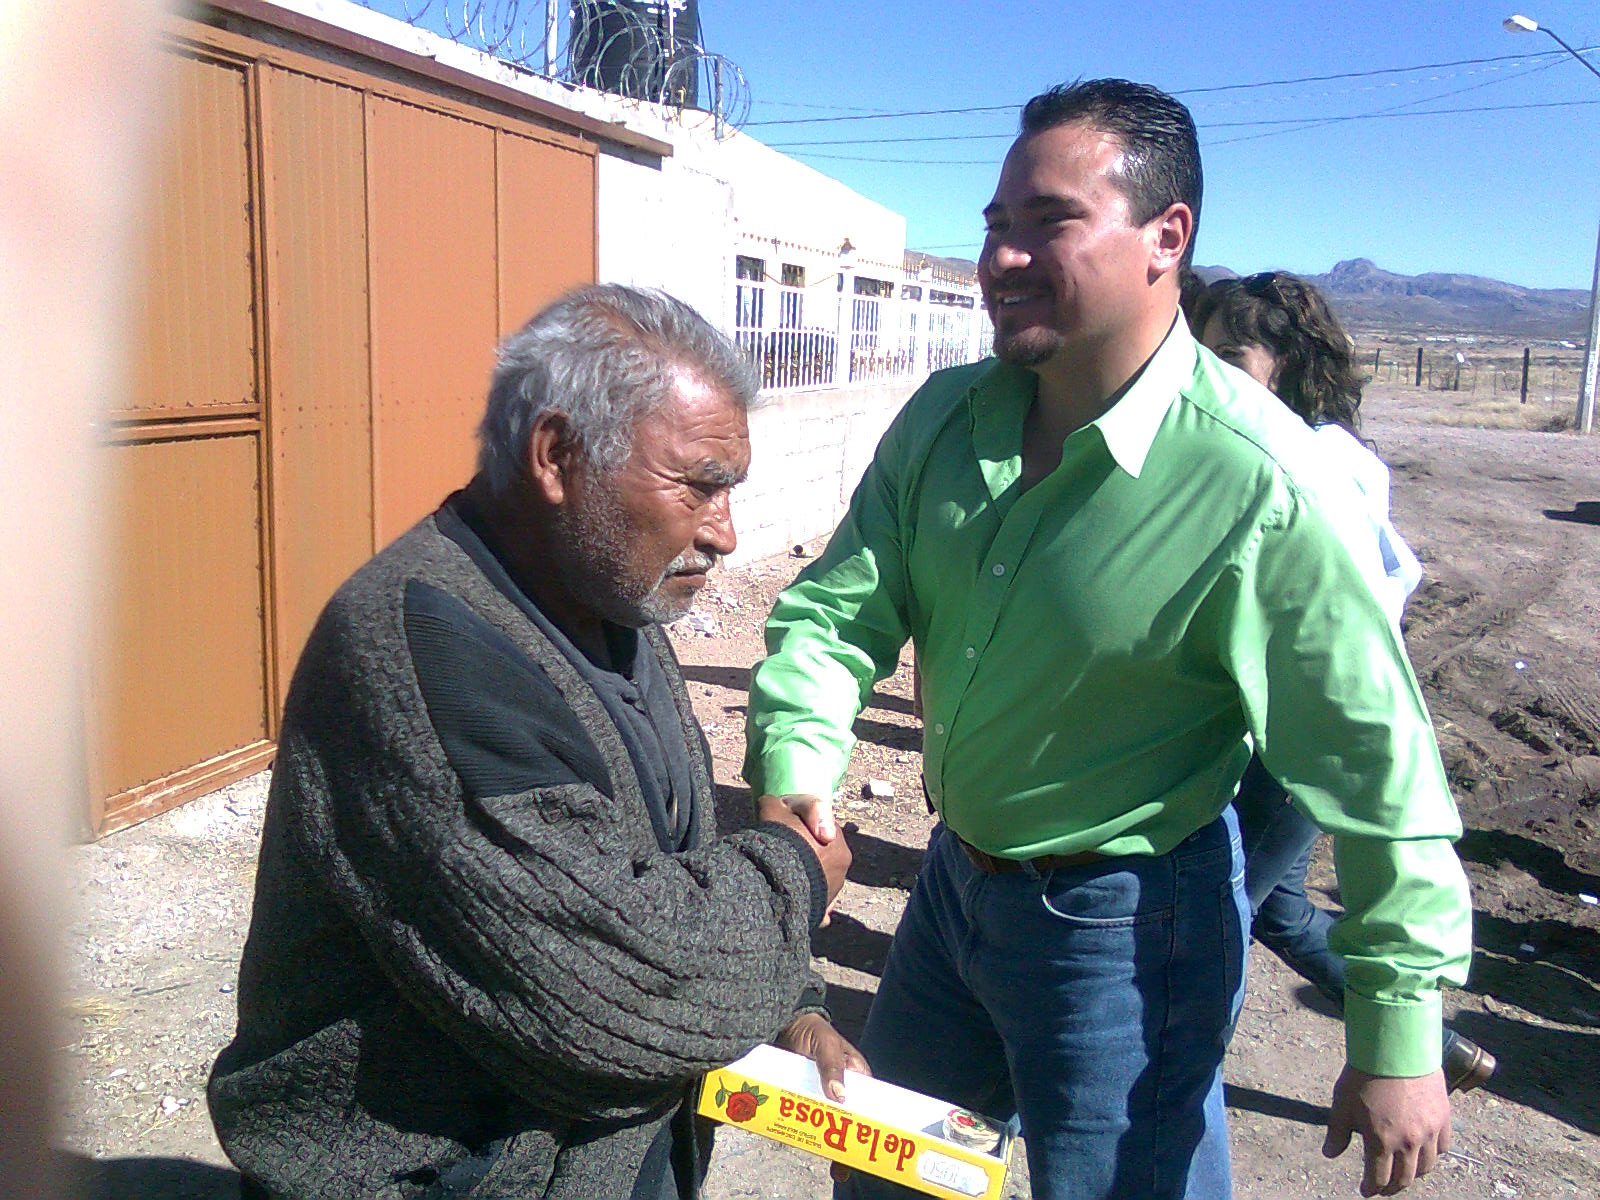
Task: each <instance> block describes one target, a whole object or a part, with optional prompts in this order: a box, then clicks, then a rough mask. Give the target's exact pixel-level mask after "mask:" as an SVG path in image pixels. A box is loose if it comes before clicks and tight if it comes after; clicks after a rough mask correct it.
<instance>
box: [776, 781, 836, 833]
mask: <svg viewBox="0 0 1600 1200" xmlns="http://www.w3.org/2000/svg"><path fill="white" fill-rule="evenodd" d="M778 799H779V800H782V801H783V802H784V803H785V804H787V805H788V806H789V811H790V812H792V813H794V815H795V816H797V817H799V818H800V819H801V820H802V821H804V822H805V826H806V828H807V829H808V830H810V831H811V836H812V837H814V838H816V839H817V841H819V842H821V843H822V844H823V845H824V846H826V845H827V844H828V843H829V842H831V841H833V839H834V838H836V837H838V836H839V827H838V825H836V824H834V820H833V801H832V800H829V799H827V798H826V797H823V796H811V795H807V794H806V793H804V792H793V793H791V794H789V795H787V796H779V797H778Z"/></svg>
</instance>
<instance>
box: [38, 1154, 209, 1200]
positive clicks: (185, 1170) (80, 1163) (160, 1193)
mask: <svg viewBox="0 0 1600 1200" xmlns="http://www.w3.org/2000/svg"><path fill="white" fill-rule="evenodd" d="M60 1159H61V1164H62V1168H61V1175H62V1176H63V1177H64V1178H65V1179H66V1180H67V1181H68V1184H69V1187H70V1189H71V1190H70V1192H69V1194H70V1195H72V1196H75V1197H77V1198H78V1200H238V1198H239V1176H238V1173H237V1172H235V1171H232V1170H229V1169H228V1168H226V1167H215V1166H212V1165H211V1164H210V1163H203V1162H195V1161H193V1160H192V1159H187V1158H105V1159H94V1158H87V1157H85V1156H84V1155H81V1154H73V1153H71V1152H63V1153H61V1155H60Z"/></svg>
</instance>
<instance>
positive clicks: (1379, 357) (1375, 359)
mask: <svg viewBox="0 0 1600 1200" xmlns="http://www.w3.org/2000/svg"><path fill="white" fill-rule="evenodd" d="M1382 361H1383V347H1382V346H1379V347H1378V348H1377V349H1376V350H1374V351H1373V352H1372V377H1373V378H1374V379H1376V378H1377V377H1378V364H1379V363H1381V362H1382Z"/></svg>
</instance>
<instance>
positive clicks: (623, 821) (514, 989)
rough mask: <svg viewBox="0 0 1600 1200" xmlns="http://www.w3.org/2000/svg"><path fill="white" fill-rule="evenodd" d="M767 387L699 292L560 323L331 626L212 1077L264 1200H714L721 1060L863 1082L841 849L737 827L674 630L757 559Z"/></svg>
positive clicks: (302, 713)
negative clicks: (230, 1032)
mask: <svg viewBox="0 0 1600 1200" xmlns="http://www.w3.org/2000/svg"><path fill="white" fill-rule="evenodd" d="M755 390H756V387H755V382H754V380H753V378H752V376H751V374H750V371H749V369H748V367H747V366H746V365H745V363H744V361H743V360H742V359H741V358H740V357H739V354H738V351H737V349H736V348H735V347H734V346H733V345H732V344H731V343H730V342H729V341H728V340H727V339H726V338H725V337H723V336H722V335H721V334H718V333H717V332H715V331H714V330H712V329H711V328H710V327H709V326H708V325H706V323H705V322H704V321H703V320H701V319H700V318H699V317H698V316H696V315H695V314H694V313H693V311H692V310H690V309H689V308H687V307H686V306H684V305H682V304H681V303H679V302H678V301H675V300H672V299H671V298H669V297H666V296H663V295H660V294H659V293H647V292H638V291H634V290H631V289H627V288H621V287H596V288H589V289H585V290H583V291H579V292H576V293H574V294H572V295H570V296H568V297H566V298H564V299H562V300H560V301H558V302H557V303H555V304H554V305H552V306H551V307H550V308H548V309H546V310H545V311H544V312H542V313H540V314H539V315H538V316H537V317H535V318H534V319H533V320H532V321H531V322H529V324H528V325H527V326H526V327H524V328H523V329H522V330H521V331H519V332H518V333H515V334H513V335H511V336H510V337H509V338H507V339H506V341H505V343H504V344H503V345H502V346H501V348H500V354H499V366H498V368H497V370H496V372H495V376H494V380H493V384H492V387H491V391H490V396H489V405H488V413H487V415H486V417H485V419H484V422H483V426H482V431H481V433H482V451H481V455H480V463H479V465H480V469H479V472H478V474H477V476H476V477H475V478H474V479H473V480H472V481H471V483H470V484H469V485H468V486H467V487H466V489H465V490H464V491H461V492H458V493H456V494H455V495H453V496H451V497H450V498H449V499H447V500H446V501H445V502H444V504H443V505H441V506H440V508H439V509H438V511H436V512H435V513H434V514H433V515H432V516H430V517H428V518H427V519H426V520H424V521H423V522H422V523H421V524H419V525H418V526H417V527H416V528H414V529H412V530H411V531H410V532H409V533H407V534H406V535H405V536H403V537H402V538H400V539H399V540H398V541H397V542H395V543H394V544H393V545H391V546H390V547H388V548H387V549H386V550H384V551H383V552H382V553H380V554H379V555H378V556H377V557H376V558H374V559H373V560H372V561H371V562H369V563H368V564H367V565H366V566H364V567H362V568H361V570H359V571H358V572H357V573H356V574H355V575H354V576H353V577H352V578H351V579H350V580H349V581H348V582H347V583H346V584H345V585H344V586H343V587H342V588H340V590H339V592H338V593H337V594H336V595H335V597H334V598H333V600H332V601H331V602H330V604H329V605H328V608H327V609H326V611H325V612H324V613H323V615H322V617H321V619H320V620H319V621H318V623H317V627H316V629H315V631H314V632H313V633H312V635H311V639H310V641H309V643H308V644H307V647H306V650H305V653H304V656H303V657H302V658H301V661H300V665H299V668H298V669H297V671H296V672H295V678H294V683H293V686H292V687H291V689H290V694H289V701H288V706H287V710H286V712H285V716H284V724H283V734H282V738H281V745H280V749H279V755H278V761H277V768H276V771H275V774H274V777H273V784H272V795H271V799H270V801H269V803H268V808H267V822H266V831H265V834H264V836H263V842H262V850H261V867H260V874H259V877H258V883H257V892H256V903H255V912H254V915H253V920H252V924H251V931H250V939H249V942H248V944H247V945H246V947H245V952H244V961H243V965H242V968H241V972H240V987H239V1032H238V1036H237V1037H236V1038H235V1040H234V1042H233V1044H232V1045H230V1046H229V1047H228V1048H227V1049H226V1050H224V1051H223V1053H222V1055H221V1057H220V1058H219V1059H218V1061H217V1065H216V1067H215V1069H214V1071H213V1073H212V1078H211V1086H210V1089H209V1100H210V1104H211V1112H212V1117H213V1119H214V1121H215V1123H216V1126H217V1132H218V1136H219V1137H220V1139H221V1141H222V1144H223V1146H224V1148H225V1149H226V1150H227V1152H228V1155H229V1157H231V1158H232V1159H233V1161H234V1162H235V1163H236V1164H237V1165H238V1166H239V1167H240V1168H241V1170H242V1171H243V1172H244V1174H245V1176H246V1179H247V1184H246V1189H245V1194H246V1195H251V1194H255V1195H263V1194H264V1195H271V1196H280V1195H281V1196H294V1197H300V1196H305V1197H324V1196H326V1197H341V1198H342V1197H349V1196H357V1195H361V1196H384V1197H419V1198H420V1197H430V1198H431V1197H441V1198H442V1197H450V1196H465V1195H468V1194H471V1195H474V1196H491V1195H492V1196H509V1195H518V1196H522V1195H528V1196H546V1197H569V1198H572V1200H594V1198H597V1197H619V1198H627V1197H634V1198H636V1200H661V1198H663V1197H679V1196H682V1197H687V1196H692V1195H694V1194H695V1192H696V1190H697V1187H698V1180H699V1178H700V1175H701V1173H702V1170H703V1165H704V1161H705V1156H706V1152H707V1150H708V1148H709V1143H708V1140H707V1138H708V1135H707V1134H706V1132H705V1131H704V1130H703V1129H702V1130H699V1131H696V1130H695V1128H694V1126H693V1122H692V1119H691V1116H690V1111H689V1109H688V1107H687V1106H685V1105H684V1103H683V1102H684V1099H685V1096H686V1093H687V1090H688V1089H689V1087H690V1086H691V1085H692V1083H693V1081H694V1080H695V1079H696V1078H697V1077H698V1076H699V1075H700V1074H701V1073H702V1072H704V1071H705V1070H706V1069H708V1068H710V1067H712V1066H715V1065H718V1064H721V1063H724V1062H727V1061H729V1060H730V1059H732V1058H735V1057H737V1056H739V1055H740V1054H742V1053H743V1052H744V1051H745V1050H747V1049H749V1047H750V1046H752V1045H754V1044H755V1043H757V1042H759V1041H762V1040H764V1039H766V1038H770V1037H773V1036H775V1035H777V1036H779V1037H780V1039H781V1040H782V1041H784V1042H785V1044H788V1045H790V1046H791V1047H793V1048H796V1049H799V1050H802V1051H804V1052H809V1053H811V1054H812V1056H813V1057H815V1058H817V1060H818V1062H819V1064H820V1065H821V1066H822V1068H823V1070H824V1073H825V1074H827V1075H831V1076H835V1077H837V1076H838V1075H839V1074H840V1073H842V1070H843V1068H844V1066H845V1065H847V1064H848V1065H850V1066H862V1065H864V1064H862V1063H861V1062H860V1058H859V1056H858V1055H857V1054H856V1053H855V1052H854V1050H853V1049H852V1048H850V1047H849V1045H848V1044H847V1043H845V1042H844V1041H843V1039H841V1038H840V1037H839V1036H838V1035H837V1034H836V1033H834V1032H833V1030H832V1027H831V1026H830V1025H829V1024H828V1023H827V1020H826V1017H825V1016H823V1015H821V1007H820V993H819V992H818V991H817V990H816V989H815V988H814V987H813V986H812V977H811V975H810V971H809V962H810V958H809V947H810V933H811V930H812V929H813V927H815V926H816V925H817V924H818V922H819V921H820V920H821V919H822V915H823V912H824V909H825V906H826V905H827V903H828V902H829V901H830V900H831V899H832V898H833V896H834V895H835V894H836V893H837V892H838V889H839V887H840V886H841V884H842V882H843V879H844V873H845V870H846V868H847V867H848V865H849V852H848V851H847V850H844V849H843V848H842V843H841V844H840V847H839V848H838V849H835V847H834V846H827V847H824V846H820V845H818V844H817V843H816V841H814V840H813V839H812V838H811V837H810V835H809V834H808V833H806V831H805V828H804V826H803V825H801V824H800V822H799V821H798V820H797V819H796V818H794V817H792V816H791V815H790V814H789V813H788V810H787V809H786V808H784V807H783V806H782V805H781V804H777V803H769V804H768V805H767V806H766V807H765V808H764V809H763V811H762V813H761V815H762V817H763V818H765V820H764V821H763V822H762V823H760V824H758V825H757V826H756V827H755V828H753V829H750V830H746V831H744V832H740V833H736V834H733V835H732V836H729V837H726V838H723V839H720V840H716V839H715V838H714V834H713V833H712V829H713V825H714V823H713V821H712V819H711V808H712V803H713V801H712V783H711V775H710V756H709V752H708V749H707V747H706V744H705V740H704V738H703V736H702V735H701V733H700V730H699V727H698V726H697V725H696V723H695V719H694V715H693V713H692V711H691V709H690V707H689V699H688V695H687V692H686V691H685V689H684V685H683V680H682V677H681V675H680V673H679V670H678V667H677V663H676V661H675V659H674V657H673V654H672V650H671V647H670V646H669V645H668V643H667V640H666V638H665V636H664V635H663V633H662V631H661V629H660V623H661V622H665V621H671V620H674V619H676V618H678V617H681V616H682V615H683V614H684V613H686V612H687V611H688V609H689V607H690V605H691V604H692V602H693V600H694V596H695V593H696V592H697V591H698V590H699V589H700V587H701V586H702V585H703V584H704V583H705V580H706V573H707V572H708V571H709V570H710V569H711V568H712V567H713V566H714V565H715V564H716V562H717V560H718V558H719V557H720V556H722V555H724V554H727V553H728V552H729V551H731V550H732V549H733V547H734V532H733V526H732V521H731V519H730V516H729V509H728V494H729V490H730V489H731V488H732V486H733V485H734V484H735V483H737V482H738V481H739V480H740V479H742V478H743V477H744V474H745V471H746V469H747V468H748V465H749V460H750V446H749V436H748V432H747V425H746V418H745V409H746V407H747V406H748V404H749V402H750V401H751V399H752V398H753V396H754V394H755ZM797 1014H799V1015H797Z"/></svg>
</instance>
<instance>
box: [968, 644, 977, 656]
mask: <svg viewBox="0 0 1600 1200" xmlns="http://www.w3.org/2000/svg"><path fill="white" fill-rule="evenodd" d="M967 657H968V658H977V657H978V651H977V648H976V647H974V646H968V647H967Z"/></svg>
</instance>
